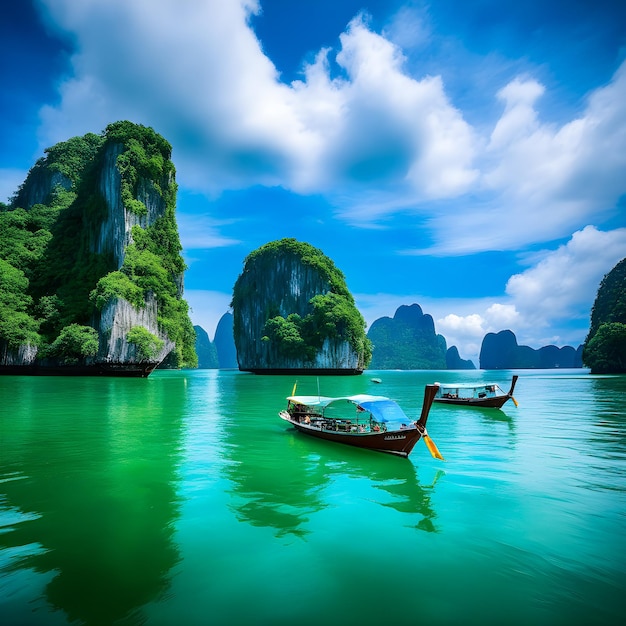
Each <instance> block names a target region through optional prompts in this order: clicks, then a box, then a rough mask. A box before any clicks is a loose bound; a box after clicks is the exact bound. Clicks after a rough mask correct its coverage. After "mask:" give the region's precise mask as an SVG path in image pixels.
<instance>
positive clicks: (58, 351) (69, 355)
mask: <svg viewBox="0 0 626 626" xmlns="http://www.w3.org/2000/svg"><path fill="white" fill-rule="evenodd" d="M97 353H98V333H97V331H96V330H95V328H92V327H91V326H81V325H80V324H70V325H69V326H66V327H65V328H63V329H62V330H61V332H60V334H59V336H58V337H57V338H56V339H55V340H54V341H53V342H52V344H51V345H50V346H48V347H47V348H46V350H45V355H46V356H47V357H57V358H58V359H59V360H60V361H61V362H62V363H64V364H65V365H74V364H76V363H78V362H79V361H80V360H82V359H84V358H86V357H94V356H96V354H97Z"/></svg>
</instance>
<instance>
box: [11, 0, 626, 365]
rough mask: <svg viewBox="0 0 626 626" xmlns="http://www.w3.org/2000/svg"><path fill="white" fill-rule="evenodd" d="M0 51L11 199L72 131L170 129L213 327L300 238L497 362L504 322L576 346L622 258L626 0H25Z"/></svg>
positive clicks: (360, 294) (199, 317)
mask: <svg viewBox="0 0 626 626" xmlns="http://www.w3.org/2000/svg"><path fill="white" fill-rule="evenodd" d="M0 46H1V47H2V50H1V55H0V59H1V60H0V78H1V79H2V90H0V137H1V141H0V200H2V201H7V200H8V199H9V198H10V197H11V196H12V195H13V193H14V192H15V191H16V190H17V188H18V186H19V185H20V184H21V183H22V182H23V180H24V179H25V177H26V175H27V173H28V170H29V169H30V168H31V167H32V165H33V164H34V163H35V161H36V160H37V159H38V158H39V157H41V156H43V155H44V150H45V148H47V147H49V146H52V145H54V144H55V143H57V142H59V141H65V140H67V139H69V138H70V137H73V136H77V135H83V134H85V133H87V132H93V133H100V132H102V131H103V130H104V129H105V127H106V126H107V124H109V123H111V122H114V121H117V120H123V119H124V120H130V121H133V122H136V123H139V124H143V125H145V126H150V127H152V128H154V129H155V130H156V131H157V132H158V133H160V134H161V135H163V136H164V137H165V138H166V139H167V140H168V141H169V142H170V143H171V144H172V148H173V151H172V159H173V161H174V165H175V167H176V179H177V182H178V185H179V190H178V200H177V219H178V225H179V232H180V238H181V243H182V246H183V254H184V258H185V261H186V263H187V266H188V269H187V271H186V273H185V298H186V299H187V301H188V302H189V304H190V307H191V318H192V321H193V323H194V324H198V325H200V326H202V327H203V328H204V329H205V330H206V331H207V332H208V334H209V336H210V337H211V338H213V336H214V333H215V327H216V325H217V322H218V321H219V319H220V317H221V316H222V315H223V314H224V313H225V312H227V311H228V310H229V304H230V300H231V296H232V288H233V285H234V284H235V281H236V280H237V277H238V276H239V274H240V273H241V271H242V269H243V264H244V261H245V258H246V256H247V255H248V254H249V253H250V252H252V251H253V250H255V249H257V248H258V247H260V246H261V245H263V244H265V243H268V242H270V241H274V240H277V239H281V238H283V237H294V238H296V239H298V240H300V241H305V242H307V243H310V244H311V245H313V246H315V247H317V248H319V249H320V250H321V251H322V252H323V253H324V254H326V255H327V256H328V257H330V258H331V259H332V260H333V261H334V263H335V265H336V266H337V267H338V268H339V269H340V270H341V271H342V272H343V274H344V275H345V277H346V283H347V286H348V288H349V290H350V291H351V292H352V294H353V295H354V298H355V301H356V304H357V307H358V309H359V310H360V311H361V313H362V314H363V316H364V318H365V320H366V322H367V324H368V327H369V326H370V325H371V324H372V322H374V321H375V320H376V319H378V318H380V317H384V316H388V317H393V315H394V313H395V311H396V309H397V308H398V307H399V306H401V305H403V304H404V305H410V304H413V303H417V304H419V305H420V306H421V307H422V310H423V311H424V313H427V314H430V315H432V317H433V319H434V321H435V329H436V332H437V333H439V334H442V335H443V336H444V337H445V338H446V340H447V345H448V346H452V345H456V346H457V348H458V349H459V353H460V355H461V357H462V358H466V359H467V358H469V359H472V360H473V361H474V363H475V364H476V365H477V366H478V355H479V352H480V346H481V342H482V339H483V337H484V336H485V334H486V333H488V332H499V331H501V330H504V329H510V330H512V331H513V332H514V333H515V335H516V337H517V341H518V343H519V344H520V345H528V346H530V347H532V348H540V347H542V346H545V345H550V344H553V345H557V346H559V347H561V346H564V345H571V346H574V347H577V346H578V345H579V344H581V343H582V342H583V341H584V339H585V337H586V334H587V331H588V329H589V317H590V312H591V307H592V306H593V302H594V299H595V296H596V293H597V290H598V287H599V284H600V282H601V280H602V278H603V277H604V276H605V275H606V274H607V273H608V272H609V271H610V270H611V269H612V268H613V267H614V266H615V265H616V264H617V262H618V261H620V260H621V259H622V258H624V257H626V196H625V194H626V106H625V105H624V103H625V102H626V2H624V1H623V0H541V1H540V0H526V1H525V2H518V3H508V2H502V1H501V0H467V1H466V2H458V1H456V0H431V2H427V1H422V0H414V1H412V0H411V1H409V0H332V1H331V0H297V1H296V0H159V1H158V2H155V1H154V0H33V1H32V2H31V1H29V0H23V1H21V2H13V3H5V5H4V6H3V9H2V17H1V18H0Z"/></svg>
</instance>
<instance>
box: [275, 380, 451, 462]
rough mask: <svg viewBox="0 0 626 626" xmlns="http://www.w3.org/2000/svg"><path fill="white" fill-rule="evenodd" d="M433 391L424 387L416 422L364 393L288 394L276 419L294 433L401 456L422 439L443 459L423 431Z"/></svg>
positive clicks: (384, 400) (381, 399) (380, 398)
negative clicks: (349, 394)
mask: <svg viewBox="0 0 626 626" xmlns="http://www.w3.org/2000/svg"><path fill="white" fill-rule="evenodd" d="M436 392H437V387H436V386H435V385H426V387H425V389H424V401H423V403H422V412H421V415H420V418H419V419H418V420H417V421H414V420H411V419H410V418H409V417H407V416H406V414H405V413H404V411H403V410H402V409H401V408H400V406H399V405H398V404H397V403H396V402H395V401H394V400H390V399H389V398H386V397H384V396H372V395H368V394H358V395H355V396H343V397H339V398H329V397H326V396H319V395H318V396H295V395H291V396H289V397H288V398H287V408H286V409H285V410H283V411H280V413H279V416H280V417H281V419H283V420H285V421H286V422H289V423H290V424H291V425H292V426H294V428H296V430H298V431H300V432H302V433H306V434H307V435H311V436H313V437H317V438H319V439H326V440H328V441H336V442H338V443H345V444H347V445H350V446H356V447H358V448H366V449H368V450H376V451H378V452H388V453H390V454H395V455H398V456H403V457H407V456H409V454H410V453H411V450H413V447H414V446H415V444H416V443H417V442H418V441H419V440H420V439H423V440H424V442H425V443H426V446H427V447H428V449H429V451H430V453H431V454H432V455H433V457H435V458H438V459H442V460H443V457H442V456H441V453H440V452H439V450H437V446H436V445H435V443H434V441H433V440H432V439H431V438H430V437H429V436H428V433H427V431H426V420H427V419H428V413H429V411H430V407H431V406H432V403H433V398H434V396H435V393H436Z"/></svg>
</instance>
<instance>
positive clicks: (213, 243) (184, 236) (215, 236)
mask: <svg viewBox="0 0 626 626" xmlns="http://www.w3.org/2000/svg"><path fill="white" fill-rule="evenodd" d="M233 221H234V220H215V219H213V218H211V217H210V216H208V215H196V214H189V213H182V212H180V211H178V212H177V215H176V222H177V224H178V231H179V235H180V242H181V244H182V246H183V248H184V249H185V250H199V249H209V248H225V247H227V246H233V245H236V244H238V243H241V242H240V241H238V240H236V239H231V238H228V237H223V236H222V235H220V231H219V229H220V226H224V225H225V224H232V223H233Z"/></svg>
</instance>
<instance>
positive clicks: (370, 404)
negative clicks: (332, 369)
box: [287, 394, 415, 426]
mask: <svg viewBox="0 0 626 626" xmlns="http://www.w3.org/2000/svg"><path fill="white" fill-rule="evenodd" d="M287 400H289V401H291V402H294V403H296V404H302V405H304V406H309V407H319V408H321V409H326V408H327V407H329V406H330V405H332V404H333V403H338V402H350V403H352V404H354V405H355V406H356V407H357V409H361V410H363V411H369V412H370V413H371V414H372V417H373V418H374V419H375V420H376V421H377V422H381V423H383V422H384V423H390V422H394V423H400V424H406V425H407V426H409V425H411V424H413V422H414V421H415V420H412V419H410V418H409V417H407V415H406V414H405V413H404V411H403V410H402V409H401V408H400V406H399V405H398V403H397V402H395V401H394V400H390V399H389V398H386V397H384V396H370V395H368V394H359V395H356V396H342V397H339V398H328V397H326V396H290V397H289V398H287Z"/></svg>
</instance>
